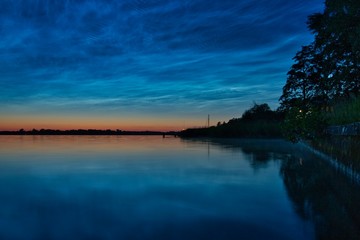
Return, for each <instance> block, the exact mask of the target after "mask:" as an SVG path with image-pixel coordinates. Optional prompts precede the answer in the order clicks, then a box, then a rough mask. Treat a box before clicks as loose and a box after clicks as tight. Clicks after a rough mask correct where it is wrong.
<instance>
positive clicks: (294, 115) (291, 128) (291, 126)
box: [282, 107, 326, 142]
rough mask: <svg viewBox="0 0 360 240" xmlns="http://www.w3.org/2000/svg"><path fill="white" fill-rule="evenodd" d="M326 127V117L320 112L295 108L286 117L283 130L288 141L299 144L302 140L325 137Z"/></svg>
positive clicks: (312, 109)
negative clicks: (324, 130)
mask: <svg viewBox="0 0 360 240" xmlns="http://www.w3.org/2000/svg"><path fill="white" fill-rule="evenodd" d="M325 125H326V121H325V118H324V115H323V114H322V113H321V112H320V111H319V110H317V109H315V108H310V109H307V110H304V109H301V108H299V107H293V108H291V109H290V110H289V111H288V113H287V115H286V117H285V120H284V124H283V126H282V127H283V128H282V130H283V133H284V136H285V137H286V138H287V139H289V140H290V141H292V142H297V141H299V140H300V139H314V138H317V137H319V136H321V135H323V129H324V126H325Z"/></svg>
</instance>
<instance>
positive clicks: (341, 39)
mask: <svg viewBox="0 0 360 240" xmlns="http://www.w3.org/2000/svg"><path fill="white" fill-rule="evenodd" d="M307 24H308V28H309V30H310V31H311V32H312V33H313V34H314V41H313V42H312V43H311V44H309V45H307V46H303V47H302V49H301V50H300V51H299V52H298V53H297V54H296V55H295V57H294V61H295V63H294V64H293V65H292V67H291V69H290V71H289V72H288V78H287V82H286V84H285V86H284V88H283V94H282V96H281V97H280V104H281V109H282V110H284V111H286V113H287V114H286V115H287V116H286V120H285V125H284V129H285V132H286V135H287V137H288V138H290V139H291V140H293V141H297V140H299V139H301V138H314V137H317V136H319V135H321V134H323V132H324V131H323V130H324V129H325V128H326V126H327V125H328V124H329V122H332V119H331V117H332V116H334V115H335V116H336V113H335V114H334V113H332V112H334V109H335V110H336V109H338V108H339V107H336V105H337V103H338V102H342V103H344V102H345V103H346V102H351V103H352V104H353V105H355V106H357V107H359V106H360V104H357V103H359V102H360V99H359V92H360V1H359V0H326V1H325V10H324V12H323V13H316V14H313V15H310V16H309V17H308V22H307ZM354 101H355V103H354ZM356 102H357V103H356ZM357 110H360V109H353V110H352V111H357ZM351 114H352V115H353V116H354V114H353V113H351V112H349V113H348V115H351ZM356 116H359V115H356ZM352 119H354V117H352ZM355 119H356V117H355ZM358 120H359V121H360V118H359V119H358ZM345 121H346V120H345ZM333 122H334V121H333Z"/></svg>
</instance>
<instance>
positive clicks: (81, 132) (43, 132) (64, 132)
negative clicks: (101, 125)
mask: <svg viewBox="0 0 360 240" xmlns="http://www.w3.org/2000/svg"><path fill="white" fill-rule="evenodd" d="M0 135H174V136H176V135H177V132H173V131H172V132H160V131H122V130H119V129H117V130H110V129H107V130H98V129H72V130H53V129H41V130H37V129H33V130H30V131H26V130H24V129H20V130H19V131H0Z"/></svg>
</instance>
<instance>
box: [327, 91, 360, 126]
mask: <svg viewBox="0 0 360 240" xmlns="http://www.w3.org/2000/svg"><path fill="white" fill-rule="evenodd" d="M325 115H326V118H327V119H328V123H329V124H330V125H343V124H349V123H354V122H360V96H358V97H352V98H349V99H348V100H345V101H340V102H338V103H335V104H334V105H333V107H331V108H329V109H327V111H326V114H325Z"/></svg>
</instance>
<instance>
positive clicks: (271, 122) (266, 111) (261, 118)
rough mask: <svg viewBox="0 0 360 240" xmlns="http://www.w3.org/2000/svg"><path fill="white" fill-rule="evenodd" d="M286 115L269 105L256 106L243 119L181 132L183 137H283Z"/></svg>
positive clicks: (234, 119) (244, 114) (245, 113)
mask: <svg viewBox="0 0 360 240" xmlns="http://www.w3.org/2000/svg"><path fill="white" fill-rule="evenodd" d="M283 118H284V115H283V113H282V112H280V111H272V110H271V109H270V107H269V105H268V104H266V103H264V104H254V106H253V107H252V108H250V109H248V110H246V111H245V112H244V113H243V115H242V117H241V118H233V119H231V120H229V121H228V122H227V123H225V122H224V123H220V122H219V123H218V124H217V126H213V127H209V128H191V129H186V130H184V131H182V132H180V136H183V137H265V138H266V137H269V138H273V137H281V136H282V133H281V123H282V121H283Z"/></svg>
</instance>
